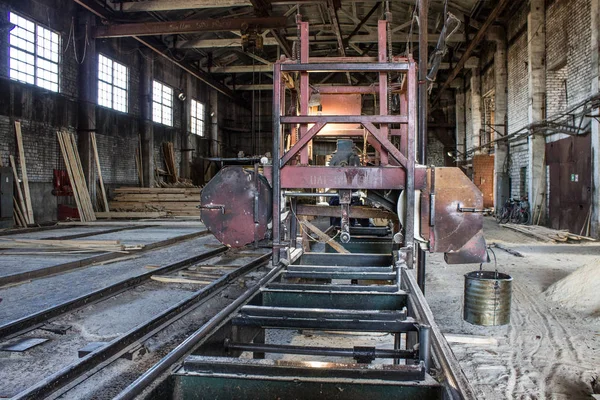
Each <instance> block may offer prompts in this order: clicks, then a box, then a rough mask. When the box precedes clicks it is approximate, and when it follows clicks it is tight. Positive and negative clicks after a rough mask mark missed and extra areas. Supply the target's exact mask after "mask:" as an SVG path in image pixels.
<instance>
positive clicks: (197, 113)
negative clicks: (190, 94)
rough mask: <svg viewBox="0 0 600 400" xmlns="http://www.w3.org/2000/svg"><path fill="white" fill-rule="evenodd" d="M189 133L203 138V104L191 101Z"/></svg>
mask: <svg viewBox="0 0 600 400" xmlns="http://www.w3.org/2000/svg"><path fill="white" fill-rule="evenodd" d="M191 116H192V120H191V131H192V133H193V134H194V135H199V136H204V104H203V103H200V102H199V101H196V100H194V99H192V112H191Z"/></svg>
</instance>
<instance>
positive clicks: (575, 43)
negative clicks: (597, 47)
mask: <svg viewBox="0 0 600 400" xmlns="http://www.w3.org/2000/svg"><path fill="white" fill-rule="evenodd" d="M561 1H562V2H563V3H566V4H567V5H568V10H567V12H566V13H565V15H564V18H565V19H566V20H567V22H566V26H567V38H568V49H567V92H568V99H567V103H568V105H569V106H572V105H573V104H576V103H578V102H580V101H582V100H585V99H586V98H588V97H589V96H590V90H591V72H592V71H591V65H592V64H591V40H590V37H591V34H592V33H591V29H592V25H591V5H590V3H591V1H590V0H561ZM547 30H548V29H546V31H547Z"/></svg>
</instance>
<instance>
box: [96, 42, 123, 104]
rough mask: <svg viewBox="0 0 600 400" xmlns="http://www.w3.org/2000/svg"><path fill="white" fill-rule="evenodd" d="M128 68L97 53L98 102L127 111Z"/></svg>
mask: <svg viewBox="0 0 600 400" xmlns="http://www.w3.org/2000/svg"><path fill="white" fill-rule="evenodd" d="M128 74H129V70H128V68H127V67H126V66H124V65H123V64H119V63H118V62H116V61H113V60H111V59H110V58H108V57H105V56H103V55H102V54H99V55H98V104H100V105H101V106H104V107H108V108H113V109H115V110H117V111H122V112H127V81H128Z"/></svg>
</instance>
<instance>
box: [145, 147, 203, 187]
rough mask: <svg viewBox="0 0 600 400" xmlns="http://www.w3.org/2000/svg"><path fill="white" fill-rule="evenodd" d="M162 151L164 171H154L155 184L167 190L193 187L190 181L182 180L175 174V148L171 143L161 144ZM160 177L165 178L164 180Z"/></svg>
mask: <svg viewBox="0 0 600 400" xmlns="http://www.w3.org/2000/svg"><path fill="white" fill-rule="evenodd" d="M162 149H163V157H164V161H165V167H166V171H165V170H163V169H160V168H156V169H155V171H154V173H155V177H156V184H157V185H158V186H159V187H168V188H188V187H189V188H193V187H195V186H194V184H193V183H192V181H191V180H190V179H185V178H182V177H181V176H179V174H178V173H177V160H176V158H175V147H174V146H173V142H163V144H162ZM162 177H165V178H166V180H165V179H163V178H162Z"/></svg>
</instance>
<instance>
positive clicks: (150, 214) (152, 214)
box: [96, 211, 167, 219]
mask: <svg viewBox="0 0 600 400" xmlns="http://www.w3.org/2000/svg"><path fill="white" fill-rule="evenodd" d="M166 216H167V212H166V211H147V212H145V211H144V212H136V211H129V212H118V211H110V212H97V213H96V218H98V219H111V218H112V219H125V218H132V219H133V218H163V217H166Z"/></svg>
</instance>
